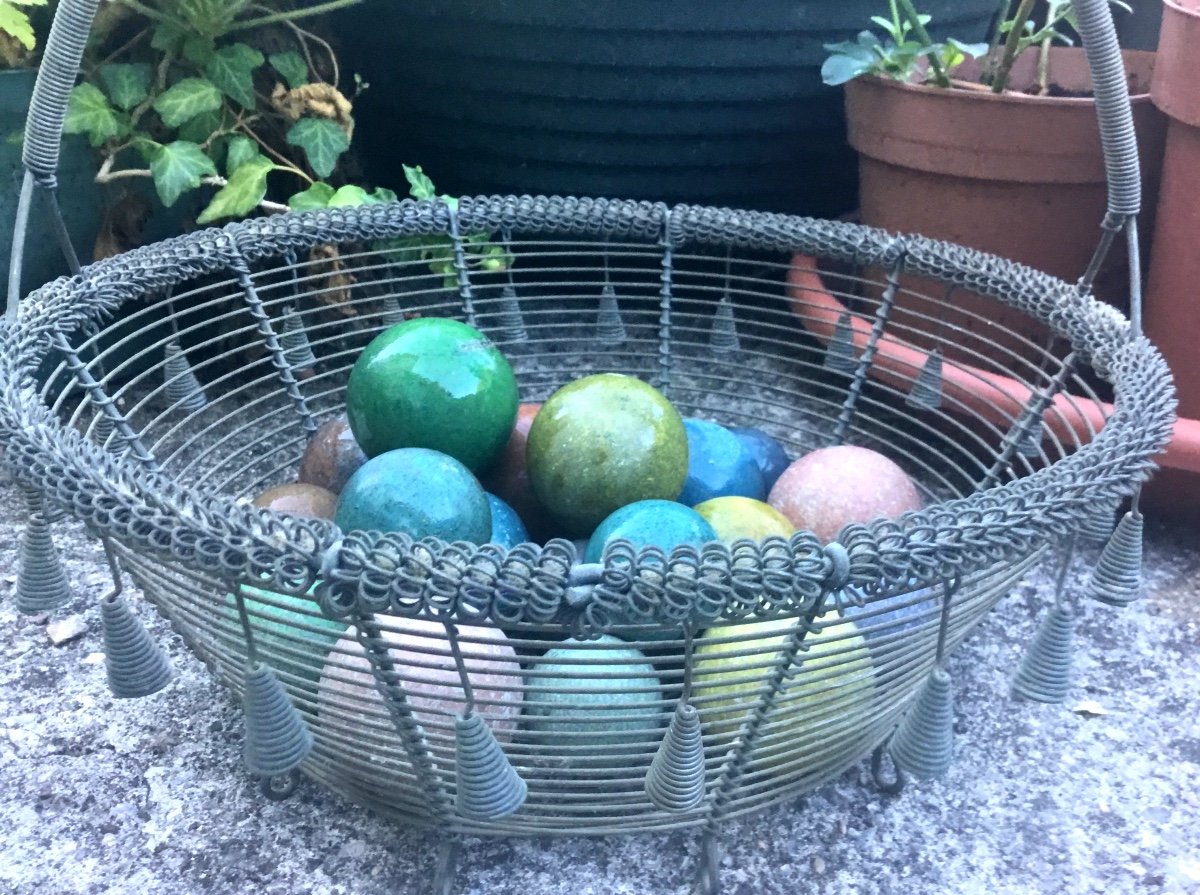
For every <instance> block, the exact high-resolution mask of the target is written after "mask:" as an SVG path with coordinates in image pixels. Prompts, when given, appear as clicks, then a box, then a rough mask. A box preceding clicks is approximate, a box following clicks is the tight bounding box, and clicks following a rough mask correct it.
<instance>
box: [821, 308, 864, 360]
mask: <svg viewBox="0 0 1200 895" xmlns="http://www.w3.org/2000/svg"><path fill="white" fill-rule="evenodd" d="M825 369H826V370H830V371H832V372H834V373H845V374H846V375H847V376H850V375H852V374H853V373H854V371H855V370H856V369H858V361H857V360H856V359H855V357H854V327H853V326H852V325H851V323H850V312H849V311H843V312H842V316H840V317H838V321H837V325H836V326H835V327H834V328H833V336H832V337H831V338H830V339H829V344H828V345H827V346H826V347H825Z"/></svg>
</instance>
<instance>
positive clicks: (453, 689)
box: [317, 615, 521, 742]
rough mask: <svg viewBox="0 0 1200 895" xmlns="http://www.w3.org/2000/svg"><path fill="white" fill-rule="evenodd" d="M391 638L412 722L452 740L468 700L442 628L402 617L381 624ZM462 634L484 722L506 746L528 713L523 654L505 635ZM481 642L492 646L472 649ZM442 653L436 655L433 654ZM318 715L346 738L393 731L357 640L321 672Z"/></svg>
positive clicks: (347, 642)
mask: <svg viewBox="0 0 1200 895" xmlns="http://www.w3.org/2000/svg"><path fill="white" fill-rule="evenodd" d="M376 618H377V619H378V621H379V623H380V625H381V626H382V627H386V628H395V629H396V630H385V631H384V632H383V638H384V640H385V641H387V643H388V645H389V648H388V655H389V656H390V657H391V660H392V662H393V663H395V666H396V670H397V672H399V674H400V675H401V676H402V680H401V687H402V688H403V690H404V695H405V697H406V698H407V700H408V704H409V707H410V708H411V709H412V712H413V716H414V717H415V718H416V720H417V722H418V723H419V724H421V725H422V726H423V727H430V726H431V724H432V726H433V727H437V728H438V731H437V732H438V733H439V734H443V735H446V736H453V732H452V726H453V724H454V716H455V715H459V714H462V712H463V710H464V708H465V697H464V695H463V689H462V684H461V681H460V678H459V674H458V669H457V667H456V666H455V664H454V660H453V659H452V658H451V657H450V645H449V643H448V641H447V640H446V629H445V627H444V626H443V625H442V624H441V623H440V622H432V621H426V620H423V619H411V618H401V617H397V616H389V615H380V616H376ZM458 634H459V638H460V644H461V647H462V652H463V657H464V659H465V663H466V667H467V672H468V675H469V677H470V681H471V687H472V689H473V690H474V692H475V700H476V706H475V710H476V712H477V713H478V714H480V715H482V716H483V718H484V720H485V721H486V722H487V724H488V726H489V727H490V728H491V729H492V733H494V734H495V735H496V739H497V740H499V741H500V742H507V741H508V740H510V739H511V737H512V732H513V730H514V729H515V728H516V726H517V716H518V715H519V714H520V711H521V677H520V673H519V671H520V669H519V666H518V665H517V654H516V653H515V652H514V651H513V648H512V647H511V646H509V645H508V643H507V642H506V638H505V636H504V633H503V632H502V631H499V630H496V629H493V628H481V627H476V626H473V625H459V626H458ZM475 638H479V639H481V640H485V641H486V642H485V643H471V642H468V641H470V640H473V639H475ZM433 651H437V654H433ZM317 712H318V716H319V717H320V718H321V719H322V723H323V724H326V725H328V726H332V727H336V728H338V730H340V731H341V732H342V733H343V734H346V733H352V732H353V731H354V730H355V729H356V728H360V727H370V728H372V729H379V728H381V727H382V728H391V727H392V722H391V721H390V719H389V716H388V714H387V708H386V706H385V704H384V701H383V697H382V696H381V695H380V693H379V691H378V690H377V689H376V686H375V679H374V677H373V676H372V675H371V664H370V660H368V659H367V655H366V651H365V650H364V648H363V646H362V644H360V643H359V641H358V639H357V637H356V636H355V631H354V629H351V630H350V631H348V632H347V633H346V634H345V635H344V636H343V637H342V638H341V639H340V640H339V641H338V642H337V645H336V646H335V647H334V648H333V651H332V652H331V653H330V654H329V657H328V658H327V659H326V661H325V668H324V670H323V671H322V672H321V682H320V684H319V686H318V689H317Z"/></svg>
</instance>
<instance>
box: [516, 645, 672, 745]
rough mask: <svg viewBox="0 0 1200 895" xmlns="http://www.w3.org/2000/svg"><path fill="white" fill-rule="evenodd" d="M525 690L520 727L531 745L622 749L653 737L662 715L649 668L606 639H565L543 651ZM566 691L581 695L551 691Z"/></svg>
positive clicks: (640, 658) (627, 648)
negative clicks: (522, 725) (534, 742)
mask: <svg viewBox="0 0 1200 895" xmlns="http://www.w3.org/2000/svg"><path fill="white" fill-rule="evenodd" d="M600 662H603V664H600ZM610 663H611V664H610ZM598 673H601V675H598ZM589 674H590V675H598V676H593V677H588V676H586V675H589ZM525 686H526V689H525V718H524V726H525V728H526V729H527V730H529V731H530V732H531V733H532V734H534V739H535V741H536V742H540V743H544V744H548V745H559V744H561V745H564V746H565V745H574V746H592V747H596V746H624V745H629V744H635V743H636V744H646V743H652V742H654V741H655V740H656V738H657V737H658V736H659V733H660V728H661V725H662V722H663V715H664V711H665V710H664V708H663V706H662V705H661V700H662V693H661V691H660V687H661V683H660V681H659V679H658V675H656V674H655V673H654V666H652V665H651V664H650V663H649V662H647V661H646V657H645V656H644V655H642V653H641V652H640V651H639V650H636V649H634V648H633V647H631V646H628V645H627V644H626V643H625V642H624V641H622V640H620V639H618V638H616V637H613V636H612V635H609V634H606V635H604V636H603V637H600V638H598V639H596V640H589V641H586V643H584V642H582V641H579V640H575V639H571V640H567V641H565V642H564V645H563V646H561V647H556V648H554V649H552V650H549V651H548V652H547V653H546V655H545V656H543V657H542V658H541V660H540V661H538V662H537V663H536V664H535V665H534V666H533V668H532V673H531V675H530V677H529V680H528V682H527V683H526V685H525ZM568 689H570V690H578V691H581V692H573V693H568V692H556V691H562V690H568ZM637 691H640V692H637ZM592 761H593V762H595V761H603V757H602V756H601V757H597V758H593V759H592ZM581 763H587V759H586V758H584V759H583V760H582V761H581Z"/></svg>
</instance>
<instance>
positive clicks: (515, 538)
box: [487, 494, 529, 550]
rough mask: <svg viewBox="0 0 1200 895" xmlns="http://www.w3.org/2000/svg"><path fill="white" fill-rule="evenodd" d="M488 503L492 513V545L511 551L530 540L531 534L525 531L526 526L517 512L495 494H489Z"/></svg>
mask: <svg viewBox="0 0 1200 895" xmlns="http://www.w3.org/2000/svg"><path fill="white" fill-rule="evenodd" d="M487 501H488V506H489V507H490V508H491V511H492V537H491V538H490V540H491V543H493V544H499V545H500V546H501V547H507V548H508V549H509V550H511V549H512V548H513V547H516V546H517V545H518V544H524V543H525V542H526V541H528V540H529V532H527V531H526V530H525V525H524V523H522V522H521V517H520V516H518V515H517V511H516V510H514V509H513V508H512V507H510V506H509V505H508V504H506V503H505V502H504V501H502V500H501V499H500V498H499V497H497V496H496V495H495V494H488V495H487Z"/></svg>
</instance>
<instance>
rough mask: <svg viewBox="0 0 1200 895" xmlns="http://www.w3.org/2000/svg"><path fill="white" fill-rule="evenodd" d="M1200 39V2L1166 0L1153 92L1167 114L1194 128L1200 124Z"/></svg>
mask: <svg viewBox="0 0 1200 895" xmlns="http://www.w3.org/2000/svg"><path fill="white" fill-rule="evenodd" d="M1197 39H1200V3H1197V5H1196V6H1194V7H1193V8H1188V7H1185V6H1182V5H1180V4H1179V3H1178V2H1176V0H1163V18H1162V28H1161V30H1160V33H1159V38H1158V46H1159V49H1160V51H1161V52H1160V54H1159V60H1158V65H1157V66H1156V67H1155V69H1154V78H1153V80H1152V81H1151V83H1150V95H1151V97H1152V98H1153V100H1154V104H1155V105H1156V106H1158V108H1159V109H1161V110H1162V111H1163V113H1165V114H1167V115H1169V116H1171V118H1173V119H1175V120H1177V121H1182V122H1183V123H1184V124H1188V125H1191V126H1192V127H1200V90H1197V89H1196V87H1197V74H1196V72H1197V69H1198V68H1200V48H1198V47H1197V44H1196V41H1197Z"/></svg>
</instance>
